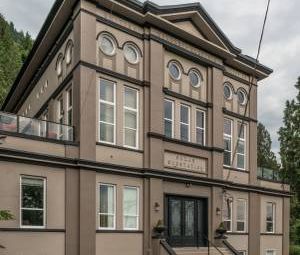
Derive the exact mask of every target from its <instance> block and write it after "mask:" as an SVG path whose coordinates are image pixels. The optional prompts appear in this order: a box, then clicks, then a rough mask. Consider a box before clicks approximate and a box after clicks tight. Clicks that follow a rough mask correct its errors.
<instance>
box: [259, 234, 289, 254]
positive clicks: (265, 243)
mask: <svg viewBox="0 0 300 255" xmlns="http://www.w3.org/2000/svg"><path fill="white" fill-rule="evenodd" d="M267 250H274V251H275V254H276V255H287V254H282V236H261V237H260V254H261V255H265V254H266V252H267Z"/></svg>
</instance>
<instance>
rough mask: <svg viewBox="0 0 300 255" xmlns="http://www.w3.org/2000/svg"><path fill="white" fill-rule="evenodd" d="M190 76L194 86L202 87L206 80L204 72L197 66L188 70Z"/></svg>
mask: <svg viewBox="0 0 300 255" xmlns="http://www.w3.org/2000/svg"><path fill="white" fill-rule="evenodd" d="M188 76H189V79H190V84H191V85H192V87H194V88H200V86H201V84H202V83H203V81H204V79H203V75H202V73H201V72H200V71H199V70H198V69H196V68H191V69H190V70H189V72H188Z"/></svg>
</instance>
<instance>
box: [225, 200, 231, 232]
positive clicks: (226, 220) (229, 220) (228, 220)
mask: <svg viewBox="0 0 300 255" xmlns="http://www.w3.org/2000/svg"><path fill="white" fill-rule="evenodd" d="M224 203H225V204H226V203H227V202H226V200H225V201H224ZM226 210H227V206H226ZM223 211H224V209H223ZM223 222H230V230H227V232H228V233H231V232H233V199H230V218H229V219H224V217H223Z"/></svg>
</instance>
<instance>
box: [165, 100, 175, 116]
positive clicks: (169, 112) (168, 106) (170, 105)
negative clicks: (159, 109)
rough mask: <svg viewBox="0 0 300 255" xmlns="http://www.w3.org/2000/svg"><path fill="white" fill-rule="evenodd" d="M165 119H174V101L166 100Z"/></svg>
mask: <svg viewBox="0 0 300 255" xmlns="http://www.w3.org/2000/svg"><path fill="white" fill-rule="evenodd" d="M165 119H169V120H172V119H173V102H171V101H168V100H165Z"/></svg>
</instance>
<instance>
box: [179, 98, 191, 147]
mask: <svg viewBox="0 0 300 255" xmlns="http://www.w3.org/2000/svg"><path fill="white" fill-rule="evenodd" d="M181 107H186V108H187V109H188V123H184V122H181ZM179 111H180V116H179V118H180V119H179V130H180V140H182V139H181V126H182V125H184V126H187V127H188V140H187V141H186V142H190V141H191V107H190V106H189V105H186V104H180V108H179Z"/></svg>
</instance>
